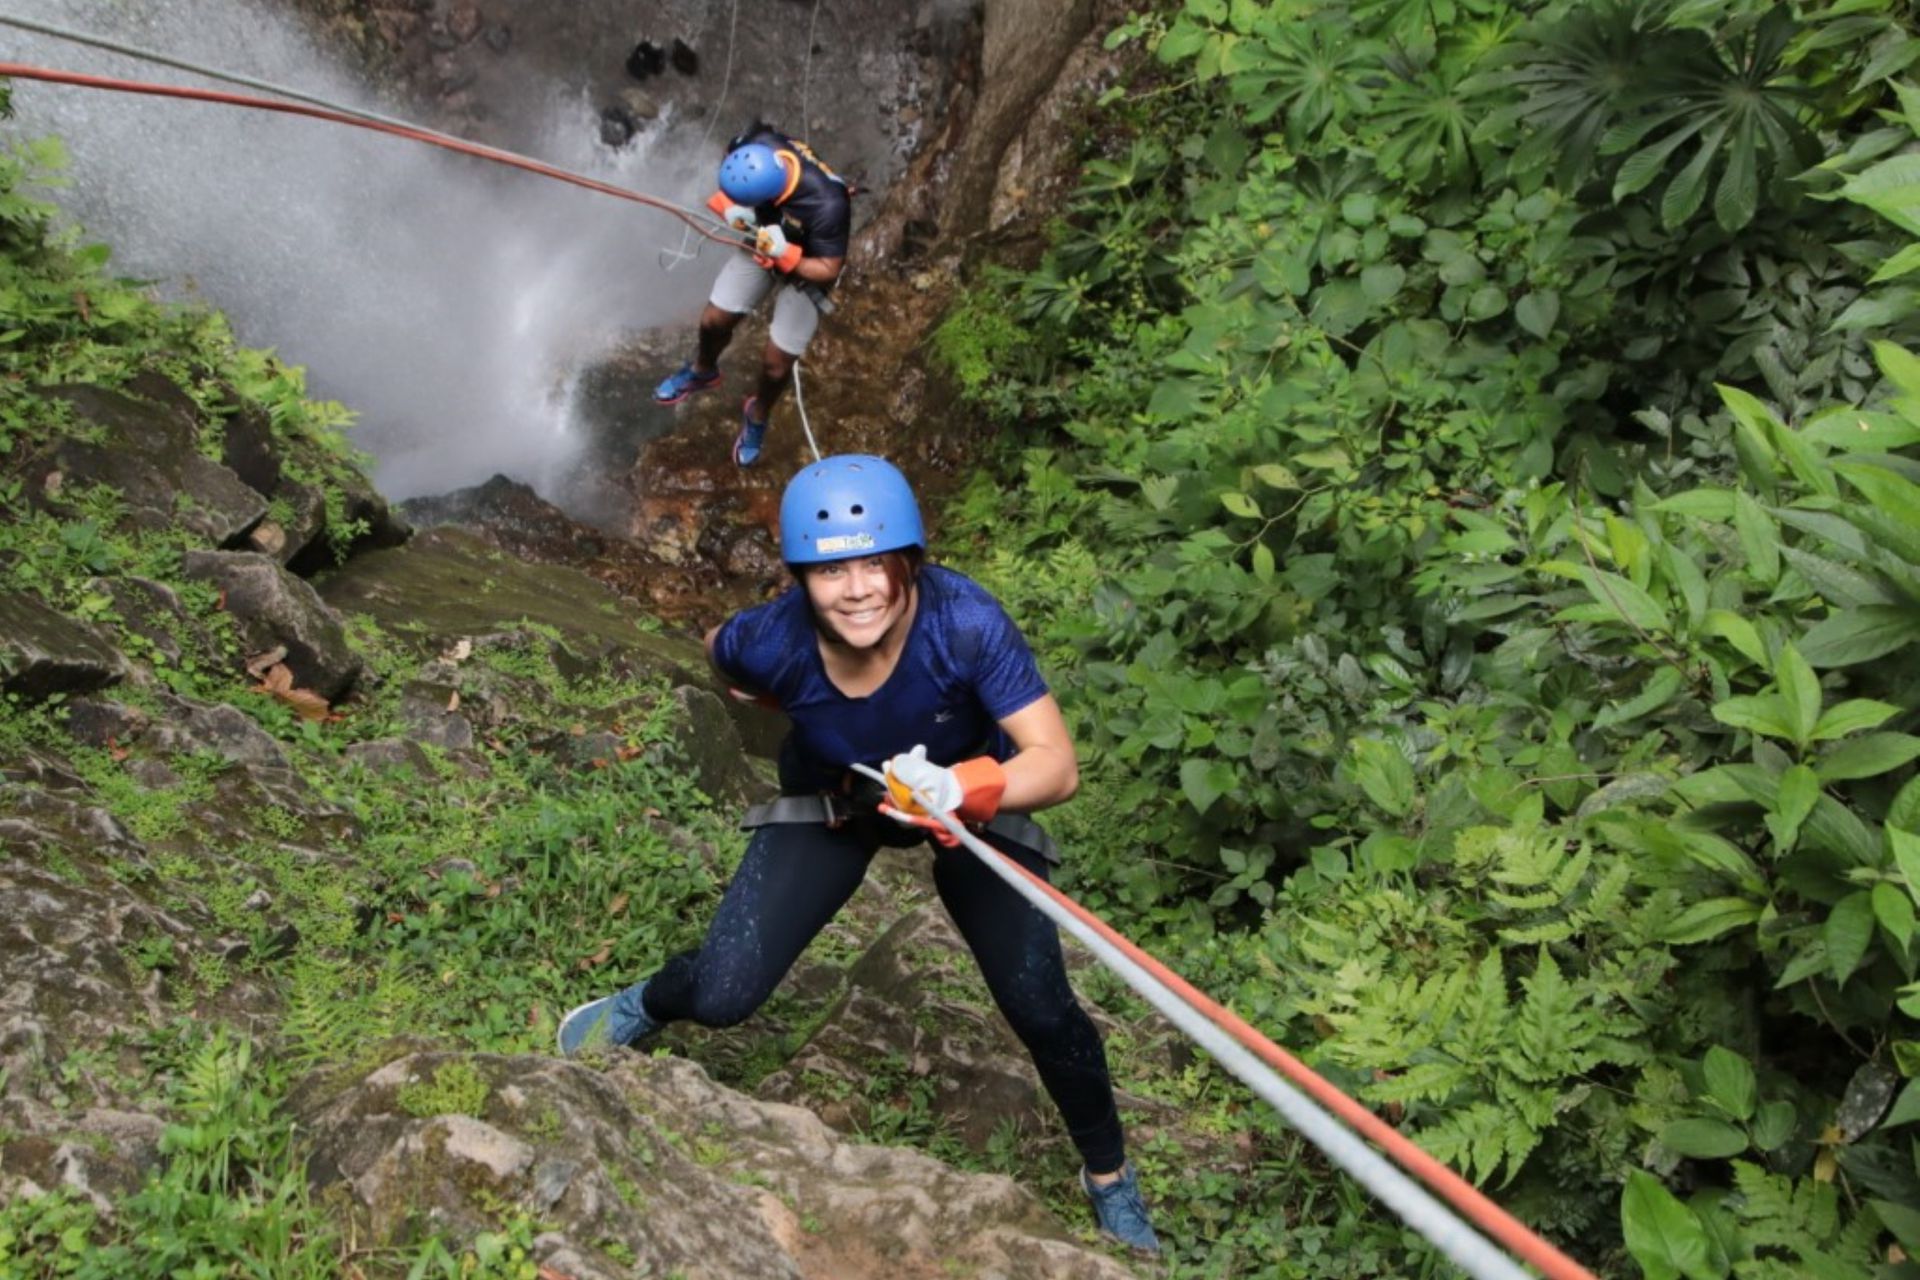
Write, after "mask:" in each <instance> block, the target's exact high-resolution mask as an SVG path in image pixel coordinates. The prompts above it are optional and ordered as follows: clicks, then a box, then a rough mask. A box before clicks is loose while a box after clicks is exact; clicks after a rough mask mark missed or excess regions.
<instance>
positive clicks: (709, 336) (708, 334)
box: [693, 302, 743, 378]
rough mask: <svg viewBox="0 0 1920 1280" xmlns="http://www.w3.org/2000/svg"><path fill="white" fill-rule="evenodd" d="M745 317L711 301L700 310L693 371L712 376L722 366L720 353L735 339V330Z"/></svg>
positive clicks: (704, 375)
mask: <svg viewBox="0 0 1920 1280" xmlns="http://www.w3.org/2000/svg"><path fill="white" fill-rule="evenodd" d="M742 318H743V317H742V316H741V315H740V313H739V312H737V311H724V310H722V309H721V308H719V307H716V306H714V305H713V304H712V303H711V302H709V303H708V304H707V305H706V306H705V307H703V308H702V309H701V311H700V342H699V346H698V348H697V349H696V350H695V352H694V357H693V371H694V372H695V373H697V374H699V375H700V376H701V377H703V378H705V377H710V376H711V375H712V374H713V373H714V372H715V371H717V370H718V369H719V368H720V353H721V352H723V351H725V350H726V349H727V344H728V343H730V342H732V341H733V331H734V330H735V329H737V328H739V327H740V321H741V319H742Z"/></svg>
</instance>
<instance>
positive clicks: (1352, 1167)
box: [853, 764, 1531, 1280]
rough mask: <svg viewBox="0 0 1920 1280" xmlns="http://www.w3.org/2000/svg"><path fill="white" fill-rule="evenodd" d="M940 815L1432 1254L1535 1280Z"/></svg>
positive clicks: (1480, 1277) (1491, 1275)
mask: <svg viewBox="0 0 1920 1280" xmlns="http://www.w3.org/2000/svg"><path fill="white" fill-rule="evenodd" d="M853 767H854V768H855V769H858V770H859V771H860V772H861V773H864V774H866V775H867V776H868V777H870V778H874V779H876V780H877V781H879V782H880V783H881V784H882V785H885V784H886V782H887V777H886V775H885V774H884V773H882V772H880V771H879V770H878V769H872V768H868V767H867V766H866V765H863V764H856V765H854V766H853ZM913 796H914V799H915V800H917V801H918V802H919V803H920V805H921V806H922V807H923V808H925V809H927V811H928V812H933V809H932V806H931V805H930V804H928V801H927V797H926V796H924V795H922V794H921V793H920V792H918V791H915V792H914V793H913ZM934 816H935V817H936V818H938V819H939V821H940V823H941V825H942V826H944V827H945V828H946V829H947V830H948V832H950V833H951V834H953V835H954V836H956V837H958V838H959V840H960V842H961V843H962V844H964V845H965V846H966V847H967V850H968V852H970V853H972V854H973V855H974V856H975V857H977V858H979V859H980V861H981V862H983V863H985V864H986V866H987V869H988V870H989V871H991V872H993V874H995V875H996V876H999V877H1000V879H1001V880H1003V881H1005V882H1006V883H1007V884H1008V885H1009V886H1011V887H1012V888H1013V890H1014V892H1016V893H1018V894H1019V895H1020V896H1021V897H1023V898H1025V899H1026V900H1027V901H1028V902H1030V903H1032V904H1033V905H1034V907H1035V908H1036V909H1037V910H1038V911H1040V913H1041V914H1043V915H1045V916H1046V917H1047V918H1048V919H1050V920H1052V921H1053V922H1054V923H1055V924H1057V925H1059V926H1060V927H1061V928H1063V929H1065V930H1066V931H1067V932H1068V933H1071V934H1072V935H1073V936H1074V937H1076V938H1078V939H1079V940H1080V942H1081V943H1082V945H1084V946H1085V947H1086V948H1087V950H1089V951H1091V952H1093V954H1094V956H1095V958H1097V959H1098V960H1099V961H1100V962H1101V963H1102V964H1104V965H1106V966H1107V968H1109V969H1111V970H1113V971H1114V972H1115V973H1117V974H1118V975H1120V978H1121V980H1122V981H1124V982H1125V983H1126V984H1127V985H1128V986H1130V987H1132V988H1133V989H1134V990H1135V991H1137V992H1138V993H1139V994H1140V997H1141V998H1142V999H1144V1000H1145V1001H1146V1002H1147V1003H1148V1004H1150V1005H1152V1006H1153V1007H1154V1008H1155V1009H1158V1010H1159V1011H1160V1012H1161V1013H1162V1014H1164V1015H1165V1016H1166V1018H1167V1019H1168V1020H1169V1021H1170V1022H1172V1023H1173V1024H1174V1025H1175V1026H1176V1027H1179V1028H1180V1030H1182V1031H1184V1032H1186V1033H1187V1035H1188V1036H1189V1037H1190V1038H1191V1039H1192V1040H1193V1041H1194V1042H1195V1043H1197V1044H1198V1045H1200V1047H1201V1048H1203V1049H1205V1050H1206V1051H1207V1052H1208V1053H1210V1054H1212V1055H1213V1056H1214V1058H1216V1059H1217V1060H1218V1061H1219V1063H1220V1065H1221V1066H1223V1067H1225V1068H1226V1069H1227V1070H1228V1071H1230V1072H1232V1073H1233V1074H1234V1075H1235V1076H1237V1077H1239V1079H1240V1080H1241V1082H1242V1083H1244V1084H1245V1085H1246V1086H1247V1087H1248V1088H1250V1089H1252V1090H1253V1091H1254V1092H1255V1093H1256V1094H1258V1095H1259V1096H1260V1097H1261V1098H1263V1099H1265V1100H1266V1101H1267V1102H1268V1103H1269V1104H1271V1105H1272V1107H1273V1108H1274V1110H1276V1111H1278V1112H1279V1113H1280V1114H1281V1116H1283V1117H1284V1118H1285V1119H1286V1121H1287V1123H1289V1124H1291V1125H1292V1126H1293V1127H1294V1128H1295V1129H1297V1130H1298V1131H1299V1132H1300V1134H1301V1136H1303V1137H1305V1138H1306V1139H1307V1140H1308V1141H1309V1142H1311V1143H1313V1145H1314V1146H1316V1147H1318V1148H1320V1150H1321V1152H1322V1153H1324V1154H1325V1155H1326V1157H1327V1158H1328V1159H1329V1160H1331V1161H1333V1162H1334V1163H1335V1164H1337V1165H1339V1166H1340V1167H1341V1168H1342V1169H1344V1170H1346V1171H1347V1173H1348V1174H1350V1175H1352V1177H1353V1178H1354V1179H1355V1180H1356V1181H1358V1182H1359V1183H1360V1184H1361V1185H1362V1186H1364V1187H1366V1189H1367V1190H1368V1191H1369V1192H1371V1193H1372V1194H1373V1196H1374V1198H1375V1199H1378V1200H1379V1201H1381V1202H1382V1203H1384V1204H1385V1205H1387V1207H1388V1208H1390V1209H1392V1210H1393V1211H1394V1212H1395V1213H1397V1214H1399V1215H1400V1217H1401V1219H1402V1220H1403V1221H1405V1222H1406V1224H1407V1225H1408V1226H1410V1227H1412V1228H1413V1229H1414V1230H1415V1231H1417V1232H1419V1233H1420V1234H1421V1235H1422V1236H1425V1237H1426V1239H1427V1241H1428V1242H1429V1243H1431V1244H1432V1245H1433V1247H1434V1248H1436V1249H1438V1250H1439V1251H1440V1252H1441V1253H1443V1254H1445V1255H1446V1256H1447V1257H1448V1258H1450V1259H1451V1260H1452V1261H1453V1262H1454V1263H1456V1264H1457V1265H1458V1266H1459V1267H1460V1269H1461V1270H1462V1271H1465V1272H1466V1273H1467V1274H1468V1275H1470V1276H1473V1277H1474V1278H1475V1280H1531V1276H1530V1274H1529V1273H1528V1272H1527V1271H1526V1270H1525V1269H1524V1268H1522V1267H1521V1266H1520V1265H1519V1264H1518V1263H1516V1262H1514V1261H1513V1259H1512V1258H1510V1257H1508V1256H1507V1254H1506V1253H1505V1252H1504V1251H1503V1250H1501V1249H1499V1248H1498V1247H1496V1246H1495V1245H1494V1244H1492V1243H1491V1242H1489V1241H1488V1240H1487V1239H1486V1238H1485V1237H1484V1236H1482V1235H1481V1234H1480V1233H1479V1232H1477V1231H1475V1230H1474V1229H1473V1228H1472V1227H1470V1226H1468V1225H1467V1223H1466V1222H1465V1221H1463V1220H1462V1219H1461V1218H1460V1216H1459V1215H1458V1214H1456V1213H1455V1212H1454V1211H1453V1210H1452V1209H1450V1208H1448V1207H1447V1206H1446V1205H1444V1204H1442V1203H1441V1202H1440V1201H1439V1200H1436V1199H1435V1198H1434V1197H1433V1196H1432V1195H1431V1194H1429V1193H1428V1192H1427V1190H1426V1189H1425V1188H1424V1187H1421V1186H1420V1185H1419V1184H1418V1183H1416V1182H1415V1181H1414V1180H1413V1179H1412V1178H1410V1177H1408V1176H1407V1175H1406V1174H1405V1173H1403V1172H1401V1170H1400V1169H1398V1168H1397V1167H1395V1166H1394V1165H1393V1164H1391V1163H1389V1162H1388V1160H1387V1159H1386V1157H1384V1156H1382V1155H1381V1154H1380V1153H1379V1152H1377V1151H1375V1150H1374V1149H1373V1148H1372V1147H1370V1146H1368V1145H1367V1144H1366V1143H1365V1142H1364V1141H1362V1140H1361V1139H1360V1138H1359V1137H1358V1136H1357V1135H1355V1134H1354V1133H1353V1132H1352V1131H1351V1130H1349V1129H1348V1128H1347V1127H1346V1126H1345V1125H1343V1124H1341V1123H1340V1122H1339V1121H1338V1120H1336V1119H1334V1118H1333V1117H1332V1116H1330V1115H1328V1114H1327V1113H1326V1112H1325V1111H1323V1110H1321V1109H1320V1107H1319V1106H1318V1105H1317V1104H1316V1103H1314V1102H1313V1101H1312V1100H1311V1099H1309V1098H1308V1097H1307V1096H1306V1095H1305V1094H1303V1093H1301V1092H1300V1091H1299V1090H1298V1089H1296V1088H1294V1087H1293V1086H1292V1085H1290V1084H1288V1083H1287V1082H1286V1081H1285V1080H1282V1079H1281V1078H1280V1076H1279V1075H1278V1074H1277V1073H1275V1071H1274V1070H1273V1068H1271V1067H1269V1066H1268V1065H1267V1064H1266V1063H1264V1062H1262V1061H1260V1060H1259V1059H1258V1058H1256V1057H1254V1056H1253V1054H1252V1053H1250V1052H1248V1050H1247V1049H1246V1047H1245V1046H1243V1045H1241V1044H1239V1043H1238V1042H1237V1041H1235V1040H1234V1039H1233V1038H1232V1037H1230V1036H1229V1035H1227V1033H1226V1032H1225V1031H1223V1030H1221V1029H1220V1028H1219V1027H1218V1026H1215V1025H1214V1023H1213V1022H1212V1021H1211V1020H1210V1019H1209V1018H1207V1017H1206V1015H1205V1014H1203V1013H1201V1012H1200V1011H1199V1010H1198V1009H1195V1008H1194V1007H1193V1006H1192V1005H1190V1004H1188V1003H1187V1002H1186V1001H1185V1000H1182V999H1181V998H1180V997H1179V996H1178V995H1176V994H1175V993H1174V992H1173V991H1171V990H1170V989H1168V987H1167V986H1166V984H1164V983H1162V982H1161V981H1160V980H1159V979H1158V978H1156V977H1154V976H1153V975H1152V974H1150V973H1148V972H1147V971H1146V970H1145V969H1143V968H1141V967H1140V965H1139V964H1137V963H1136V962H1134V961H1133V960H1131V959H1129V958H1128V957H1127V956H1126V955H1125V954H1123V953H1122V952H1121V951H1120V950H1119V949H1118V948H1116V947H1115V946H1114V945H1113V944H1112V943H1110V942H1108V941H1107V940H1106V939H1105V938H1103V937H1101V936H1100V935H1099V934H1098V933H1095V932H1094V931H1093V930H1092V929H1091V928H1089V927H1088V926H1087V925H1086V924H1084V923H1083V922H1081V921H1080V920H1078V919H1076V918H1074V917H1073V916H1072V915H1070V914H1068V913H1067V912H1065V911H1062V910H1061V909H1060V906H1059V904H1058V903H1056V902H1054V901H1053V900H1052V899H1051V898H1049V897H1047V896H1046V895H1045V894H1043V893H1041V892H1040V891H1039V890H1038V889H1035V888H1034V887H1033V886H1032V885H1030V884H1028V883H1027V881H1026V880H1025V878H1024V877H1022V876H1021V875H1020V873H1019V872H1018V871H1015V870H1014V869H1013V868H1012V867H1010V866H1008V865H1007V859H1006V855H1004V854H1002V853H1001V852H1000V851H999V850H997V849H995V848H993V847H992V846H991V845H989V844H987V843H985V842H984V841H982V840H981V839H979V838H978V837H977V836H975V835H974V834H973V833H972V832H971V831H968V830H967V829H966V827H964V826H962V825H961V824H960V822H959V821H957V820H956V819H955V818H954V817H953V815H951V814H946V813H935V814H934Z"/></svg>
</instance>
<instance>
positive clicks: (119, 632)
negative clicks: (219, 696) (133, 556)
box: [87, 576, 217, 663]
mask: <svg viewBox="0 0 1920 1280" xmlns="http://www.w3.org/2000/svg"><path fill="white" fill-rule="evenodd" d="M87 590H88V591H89V592H91V593H93V594H95V595H103V596H105V597H107V599H109V600H111V601H113V610H112V613H111V615H110V616H109V617H108V618H104V619H102V621H101V628H102V629H103V630H105V631H107V632H108V633H109V634H110V635H111V636H112V637H113V639H114V642H115V644H116V645H117V646H118V647H119V648H121V649H122V650H125V651H126V652H129V653H133V654H136V655H138V654H140V653H141V646H142V645H144V646H146V647H147V648H148V649H150V650H151V656H152V657H159V658H164V659H165V660H166V661H168V662H170V663H179V662H180V661H182V660H183V659H185V658H187V657H189V656H194V657H210V656H212V655H213V654H214V653H215V652H217V646H216V645H215V643H214V642H213V640H212V638H211V637H210V635H209V634H208V631H207V628H206V627H204V626H202V625H201V624H200V621H199V620H198V619H197V618H195V617H194V616H193V615H192V614H190V613H188V612H187V608H186V606H185V605H184V604H182V603H181V600H180V596H179V594H178V593H177V592H175V591H174V589H173V588H172V587H169V586H167V585H166V584H165V583H163V582H155V581H154V580H153V579H151V578H136V577H131V576H128V577H112V578H94V579H93V580H91V581H90V582H88V583H87Z"/></svg>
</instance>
